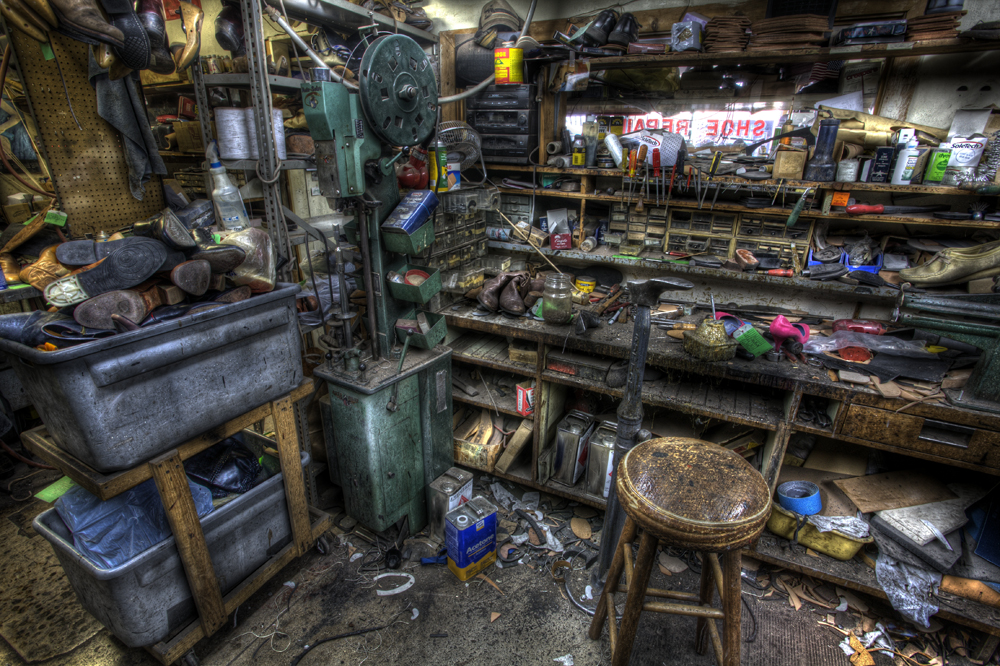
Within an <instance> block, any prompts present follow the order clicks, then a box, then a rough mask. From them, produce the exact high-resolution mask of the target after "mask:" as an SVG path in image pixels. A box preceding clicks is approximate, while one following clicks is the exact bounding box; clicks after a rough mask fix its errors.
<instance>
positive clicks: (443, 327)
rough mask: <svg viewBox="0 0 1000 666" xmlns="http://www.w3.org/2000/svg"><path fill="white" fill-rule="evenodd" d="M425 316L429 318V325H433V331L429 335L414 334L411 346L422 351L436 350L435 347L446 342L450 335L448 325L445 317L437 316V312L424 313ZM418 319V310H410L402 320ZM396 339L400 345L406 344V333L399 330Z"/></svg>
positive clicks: (411, 338) (411, 337)
mask: <svg viewBox="0 0 1000 666" xmlns="http://www.w3.org/2000/svg"><path fill="white" fill-rule="evenodd" d="M424 316H425V317H427V323H428V324H430V325H431V330H430V331H428V332H427V333H414V334H413V335H411V336H410V346H411V347H420V348H421V349H434V347H436V346H438V345H439V344H441V343H442V342H444V338H445V336H446V335H447V334H448V325H447V324H445V321H444V315H440V314H437V313H436V312H424ZM416 318H417V311H416V310H410V311H409V312H408V313H407V314H406V315H405V316H403V317H402V319H416ZM396 339H397V340H399V343H400V344H403V343H405V342H406V332H405V331H403V330H400V329H398V328H397V329H396Z"/></svg>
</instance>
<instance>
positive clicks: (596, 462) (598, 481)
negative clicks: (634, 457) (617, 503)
mask: <svg viewBox="0 0 1000 666" xmlns="http://www.w3.org/2000/svg"><path fill="white" fill-rule="evenodd" d="M617 438H618V424H617V423H615V422H614V421H604V422H602V423H601V425H599V426H598V427H597V430H595V431H594V434H593V435H592V436H591V437H590V442H588V446H589V448H590V451H589V452H588V454H587V492H588V493H590V494H591V495H596V496H598V497H604V498H607V496H608V493H609V492H610V491H611V473H612V472H613V471H614V460H615V456H614V453H615V440H616V439H617Z"/></svg>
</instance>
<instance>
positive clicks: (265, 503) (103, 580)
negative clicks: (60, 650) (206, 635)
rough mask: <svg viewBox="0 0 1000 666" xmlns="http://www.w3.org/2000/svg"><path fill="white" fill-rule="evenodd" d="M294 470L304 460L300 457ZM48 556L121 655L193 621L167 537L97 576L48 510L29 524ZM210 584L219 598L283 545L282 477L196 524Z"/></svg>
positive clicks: (286, 536)
mask: <svg viewBox="0 0 1000 666" xmlns="http://www.w3.org/2000/svg"><path fill="white" fill-rule="evenodd" d="M301 456H302V466H303V467H305V466H306V465H308V464H309V454H307V453H304V452H303V453H302V454H301ZM32 525H33V526H34V528H35V531H37V532H38V533H39V534H41V535H42V536H43V537H45V538H46V539H47V540H48V541H49V543H51V544H52V548H53V549H54V550H55V552H56V557H57V558H58V559H59V563H60V564H61V565H62V568H63V570H64V571H65V572H66V577H67V578H69V582H70V585H72V587H73V590H74V591H75V592H76V596H77V599H79V601H80V604H81V605H82V606H83V607H84V608H86V609H87V610H88V611H89V612H90V613H91V614H92V615H93V616H94V617H96V618H97V619H98V620H99V621H100V622H101V623H102V624H103V625H104V626H105V627H107V628H108V629H109V630H110V631H111V632H112V633H113V634H114V635H115V636H117V637H118V639H119V640H121V641H122V642H123V643H125V644H126V645H127V646H129V647H141V646H145V645H152V644H154V643H157V642H159V641H162V640H164V639H166V638H167V637H168V636H169V635H170V634H171V633H172V632H173V631H175V630H177V629H180V628H181V627H183V626H184V625H186V624H187V623H188V622H189V621H191V620H194V619H196V615H197V612H196V610H195V605H194V599H193V598H192V596H191V589H190V587H189V586H188V582H187V578H186V576H185V573H184V567H183V566H182V565H181V558H180V555H179V554H178V552H177V545H176V542H175V540H174V537H172V536H171V537H168V538H167V539H165V540H163V541H161V542H160V543H158V544H156V545H155V546H153V547H152V548H149V549H148V550H146V551H144V552H142V553H140V554H139V555H136V556H135V557H133V558H132V559H130V560H129V561H128V562H126V563H125V564H122V565H120V566H117V567H115V568H113V569H101V568H100V567H98V566H96V565H94V564H93V563H92V562H91V561H90V560H88V559H86V558H85V557H83V555H81V554H80V553H79V552H78V551H77V550H76V548H74V547H73V540H72V539H73V538H72V536H71V535H70V533H69V530H67V529H66V526H65V524H64V523H63V521H62V519H61V518H59V514H58V513H56V510H55V509H49V510H48V511H45V512H44V513H42V514H40V515H39V516H37V517H36V518H35V520H34V522H33V523H32ZM201 527H202V530H203V531H204V533H205V543H206V544H207V546H208V552H209V555H210V556H211V558H212V566H213V567H214V569H215V576H216V578H217V579H218V580H219V587H220V588H221V589H222V594H223V595H225V594H226V593H228V592H229V591H230V590H232V589H233V588H235V587H236V586H237V585H239V584H240V583H242V582H243V581H244V580H245V579H246V578H248V577H249V576H250V575H251V574H252V573H253V572H254V571H256V570H257V569H259V568H260V567H261V566H263V564H264V563H265V562H267V560H268V559H269V558H271V557H272V556H273V555H275V554H276V553H278V552H279V551H281V549H282V548H284V547H285V546H286V545H287V544H288V543H289V541H290V539H291V523H290V522H289V518H288V508H287V503H286V500H285V484H284V477H283V476H282V475H281V474H275V475H274V476H272V477H271V478H270V479H268V480H267V481H264V482H263V483H261V484H260V485H259V486H257V487H256V488H253V489H252V490H249V491H248V492H246V493H245V494H243V495H241V496H240V497H237V498H236V499H234V500H231V501H230V502H228V503H227V504H224V505H223V506H221V507H219V508H218V509H215V510H213V511H212V512H211V513H210V514H208V515H207V516H205V517H204V518H203V519H202V521H201Z"/></svg>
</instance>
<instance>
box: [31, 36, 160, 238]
mask: <svg viewBox="0 0 1000 666" xmlns="http://www.w3.org/2000/svg"><path fill="white" fill-rule="evenodd" d="M11 33H12V36H13V39H12V40H11V43H12V46H13V48H14V54H15V55H16V56H17V63H18V65H19V68H20V70H21V74H22V76H24V90H25V93H26V94H27V96H28V101H29V103H30V104H31V110H32V113H33V114H34V116H35V121H36V123H37V124H38V131H39V134H40V137H39V139H40V141H39V143H40V147H41V149H42V152H43V154H44V156H45V158H46V159H47V160H48V163H49V168H50V169H51V170H52V173H53V174H54V176H55V188H56V195H58V197H59V203H60V204H61V207H62V209H63V210H64V211H65V212H66V214H67V215H68V216H69V223H70V230H71V231H72V233H73V234H74V235H75V236H81V235H83V234H84V233H87V232H90V233H97V232H98V231H100V230H102V229H103V230H105V231H107V232H108V233H111V231H112V230H114V229H118V228H121V227H125V226H128V225H130V224H132V223H133V222H136V221H137V220H143V219H146V218H148V217H150V216H152V215H154V214H155V213H157V212H159V211H160V210H162V209H163V207H164V204H163V187H162V185H161V183H160V177H159V176H155V175H154V176H153V177H152V178H150V180H149V181H148V182H147V183H146V193H145V195H144V196H143V200H142V201H139V200H138V199H136V198H135V197H133V196H132V192H131V190H129V185H128V167H127V166H126V164H125V151H124V148H123V147H122V142H121V137H120V135H119V134H118V131H117V130H115V129H114V128H113V127H112V126H111V125H109V124H108V123H107V122H106V121H105V120H104V119H103V118H101V117H100V116H99V115H97V93H96V92H95V91H94V88H93V86H91V85H90V81H89V80H88V79H87V62H88V58H89V57H90V55H89V51H88V49H89V47H88V46H87V45H86V44H84V43H82V42H78V41H76V40H74V39H70V38H69V37H64V36H62V35H60V34H57V33H56V32H54V31H52V32H50V33H49V39H50V43H51V45H52V49H53V50H54V51H55V53H56V56H57V57H58V58H59V64H60V65H61V66H62V71H63V75H64V76H65V77H66V87H67V89H68V90H69V96H70V99H71V100H72V102H73V111H75V112H76V117H77V119H78V120H79V121H80V126H81V127H83V131H82V132H81V131H80V130H79V129H78V128H77V126H76V123H75V122H74V121H73V116H72V114H71V113H70V110H69V106H68V105H67V104H66V94H65V93H64V92H63V86H62V82H61V81H60V80H59V69H58V68H57V67H56V62H55V61H54V60H46V59H45V58H44V57H43V55H42V52H41V49H40V48H39V44H38V42H36V41H35V40H33V39H31V38H30V37H28V36H26V35H25V34H24V33H22V32H21V31H19V30H13V31H11Z"/></svg>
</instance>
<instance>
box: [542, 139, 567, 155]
mask: <svg viewBox="0 0 1000 666" xmlns="http://www.w3.org/2000/svg"><path fill="white" fill-rule="evenodd" d="M562 148H563V145H562V141H549V145H547V146H545V152H546V153H548V154H549V155H558V154H559V153H561V152H562Z"/></svg>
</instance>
